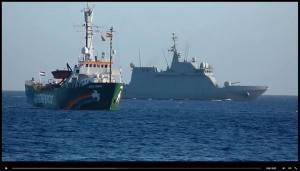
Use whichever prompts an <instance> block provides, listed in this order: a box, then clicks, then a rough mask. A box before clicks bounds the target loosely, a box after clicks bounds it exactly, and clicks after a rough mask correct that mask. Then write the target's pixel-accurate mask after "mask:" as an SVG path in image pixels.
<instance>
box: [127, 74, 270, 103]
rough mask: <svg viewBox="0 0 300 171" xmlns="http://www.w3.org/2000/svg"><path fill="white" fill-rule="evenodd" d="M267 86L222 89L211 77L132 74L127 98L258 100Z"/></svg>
mask: <svg viewBox="0 0 300 171" xmlns="http://www.w3.org/2000/svg"><path fill="white" fill-rule="evenodd" d="M267 89H268V87H267V86H227V87H221V88H220V87H218V86H216V85H215V84H214V82H213V81H212V80H211V79H210V77H208V76H203V75H163V74H157V73H153V74H151V72H148V73H146V74H145V73H143V74H141V75H140V73H139V72H137V73H135V68H134V69H133V73H132V80H131V82H130V83H129V84H127V85H125V86H124V90H123V93H122V98H124V99H132V98H137V99H174V100H175V99H190V100H225V99H230V100H255V99H256V98H257V97H258V96H260V95H261V94H263V93H264V92H265V91H266V90H267Z"/></svg>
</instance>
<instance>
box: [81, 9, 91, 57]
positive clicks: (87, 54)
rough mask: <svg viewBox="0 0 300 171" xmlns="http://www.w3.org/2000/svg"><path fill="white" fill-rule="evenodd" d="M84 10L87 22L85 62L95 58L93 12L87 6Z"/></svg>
mask: <svg viewBox="0 0 300 171" xmlns="http://www.w3.org/2000/svg"><path fill="white" fill-rule="evenodd" d="M83 10H84V20H85V24H84V26H85V50H84V51H85V53H84V55H85V58H84V60H90V57H92V56H93V45H92V41H93V28H92V27H93V26H92V21H93V10H92V8H90V7H89V6H88V4H87V7H86V8H84V9H83Z"/></svg>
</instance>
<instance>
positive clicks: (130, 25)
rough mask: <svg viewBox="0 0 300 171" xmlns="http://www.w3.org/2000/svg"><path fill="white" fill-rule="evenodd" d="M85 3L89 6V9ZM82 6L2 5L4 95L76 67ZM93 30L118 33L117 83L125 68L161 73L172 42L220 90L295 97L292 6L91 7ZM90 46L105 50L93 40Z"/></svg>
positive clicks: (125, 73)
mask: <svg viewBox="0 0 300 171" xmlns="http://www.w3.org/2000/svg"><path fill="white" fill-rule="evenodd" d="M90 4H91V3H90ZM85 6H86V3H83V2H64V3H56V2H55V3H54V2H24V3H23V2H6V3H2V90H24V89H25V88H24V84H25V80H29V79H31V78H32V77H35V79H38V78H39V76H38V72H39V71H40V70H44V71H45V72H46V77H44V78H43V79H44V80H47V79H48V78H51V77H52V76H51V71H53V70H56V69H64V68H66V63H67V62H68V63H69V64H70V66H72V68H73V66H74V65H75V64H77V60H78V56H79V55H80V51H81V48H82V47H83V46H84V44H85V41H84V32H81V31H83V29H81V28H79V27H74V25H81V24H83V23H84V17H83V12H81V10H82V9H83V7H85ZM93 24H94V25H98V26H101V27H103V29H100V31H101V32H103V33H105V32H106V31H107V30H109V28H110V27H111V26H115V30H116V31H117V32H116V33H115V36H114V40H113V41H114V43H113V47H114V49H116V51H117V55H116V67H122V69H123V81H124V82H125V83H128V82H129V81H130V78H131V68H130V66H129V64H130V63H131V62H133V63H134V64H135V65H136V66H138V65H139V50H140V52H141V60H142V65H143V66H156V67H158V69H159V70H160V69H166V67H167V64H166V62H165V59H164V56H163V52H162V49H163V50H164V52H165V55H166V57H167V59H168V62H169V63H171V59H172V54H171V53H168V52H167V49H169V48H170V47H171V46H172V40H171V36H172V33H175V34H176V35H177V36H178V49H179V51H181V54H182V55H184V54H186V49H187V48H186V47H187V46H188V47H189V48H188V51H187V52H188V60H191V59H192V57H196V58H197V62H198V63H200V62H207V63H209V64H210V65H212V66H213V68H214V74H215V78H216V80H217V82H218V84H219V85H223V83H224V81H233V82H235V81H239V82H241V85H266V86H269V90H268V91H267V92H266V93H265V94H266V95H298V3H297V2H286V3H285V2H224V3H222V2H96V3H95V7H94V20H93ZM94 40H95V43H94V48H95V51H96V52H97V51H98V50H101V51H102V50H103V49H104V50H105V49H107V46H106V45H105V46H104V44H103V42H101V41H100V40H101V39H100V34H97V33H96V34H95V37H94Z"/></svg>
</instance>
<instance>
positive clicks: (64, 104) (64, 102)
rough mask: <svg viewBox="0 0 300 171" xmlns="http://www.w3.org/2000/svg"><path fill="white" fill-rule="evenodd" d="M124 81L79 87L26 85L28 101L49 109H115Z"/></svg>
mask: <svg viewBox="0 0 300 171" xmlns="http://www.w3.org/2000/svg"><path fill="white" fill-rule="evenodd" d="M122 89H123V84H122V83H89V84H87V85H85V86H82V87H77V88H65V87H60V88H54V89H49V90H37V89H35V88H34V86H33V85H25V93H26V97H27V101H28V103H30V104H31V105H33V106H35V107H44V108H48V109H71V110H72V109H74V110H115V109H117V107H118V104H119V100H120V97H121V92H122Z"/></svg>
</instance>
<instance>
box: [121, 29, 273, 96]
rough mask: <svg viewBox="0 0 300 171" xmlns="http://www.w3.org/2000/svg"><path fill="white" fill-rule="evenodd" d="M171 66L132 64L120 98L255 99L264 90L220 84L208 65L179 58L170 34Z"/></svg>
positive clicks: (265, 87)
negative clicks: (128, 79) (159, 69)
mask: <svg viewBox="0 0 300 171" xmlns="http://www.w3.org/2000/svg"><path fill="white" fill-rule="evenodd" d="M172 40H173V46H172V47H171V49H170V50H169V51H171V52H173V59H172V63H171V66H170V67H169V66H168V67H167V69H166V70H161V71H158V69H157V68H156V67H141V66H140V67H136V66H135V65H134V64H133V63H131V64H130V66H131V68H132V75H131V81H130V83H129V84H125V85H124V89H123V92H122V98H123V99H174V100H176V99H190V100H237V101H246V100H255V99H256V98H257V97H258V96H260V95H262V94H263V93H264V92H265V91H267V90H268V87H267V86H241V85H237V84H236V83H238V82H236V83H231V82H229V81H226V82H225V83H224V86H223V87H220V86H219V85H218V84H217V82H216V79H215V77H214V74H213V68H212V66H211V65H209V64H208V63H205V62H201V63H200V65H198V63H197V62H196V59H195V58H193V59H192V60H191V61H187V60H182V59H181V58H182V57H181V54H180V53H179V52H178V51H177V48H176V40H177V37H176V36H175V34H174V33H173V37H172Z"/></svg>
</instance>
